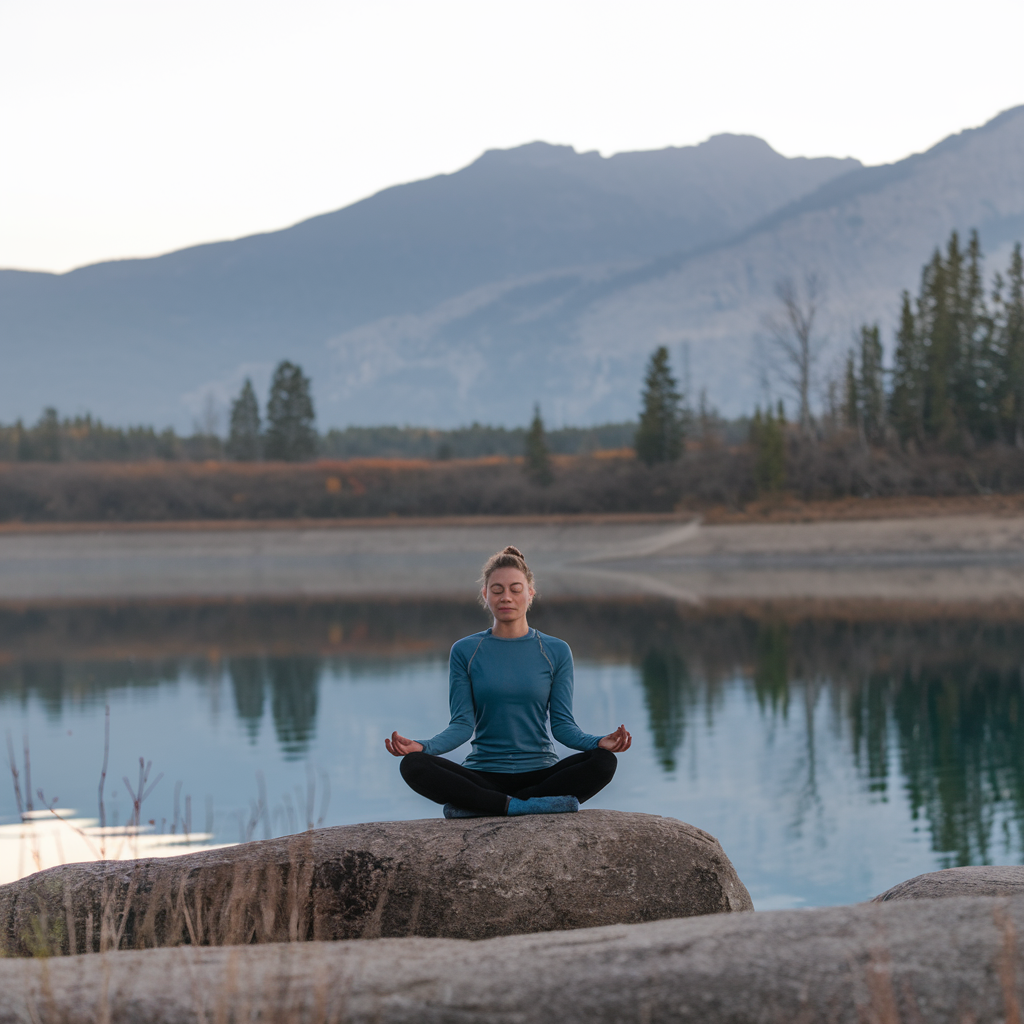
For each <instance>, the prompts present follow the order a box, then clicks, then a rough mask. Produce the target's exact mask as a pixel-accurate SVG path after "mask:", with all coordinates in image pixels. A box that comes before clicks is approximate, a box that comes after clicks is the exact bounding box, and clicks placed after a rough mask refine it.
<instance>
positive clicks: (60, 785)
mask: <svg viewBox="0 0 1024 1024" xmlns="http://www.w3.org/2000/svg"><path fill="white" fill-rule="evenodd" d="M531 621H532V623H533V624H534V625H536V626H537V627H538V628H540V629H541V630H543V631H545V632H548V633H552V634H554V635H556V636H560V637H562V638H563V639H565V640H567V641H568V642H569V643H570V644H571V645H572V648H573V651H574V655H575V661H576V696H575V708H576V717H577V720H578V722H579V724H580V725H581V727H582V728H583V729H584V730H586V731H590V732H608V731H610V730H611V729H612V728H614V727H615V726H617V725H618V724H619V722H625V723H626V725H627V727H628V728H630V729H631V731H632V732H633V737H634V743H633V748H632V749H631V750H630V751H628V752H627V753H626V754H623V755H620V757H619V769H618V772H617V774H616V777H615V779H614V781H613V782H612V784H611V785H610V786H609V787H608V788H607V789H606V790H605V791H603V792H602V793H600V794H599V795H598V796H597V797H596V798H595V799H594V800H593V801H591V803H590V804H588V805H587V806H595V807H611V808H619V809H622V810H630V811H645V812H649V813H653V814H662V815H669V816H672V817H676V818H680V819H683V820H685V821H688V822H691V823H692V824H694V825H697V826H699V827H700V828H703V829H705V830H707V831H709V832H711V833H712V834H713V835H715V836H716V837H717V838H718V839H719V840H720V841H721V843H722V845H723V847H724V849H725V851H726V853H727V854H728V855H729V857H730V858H731V859H732V861H733V863H734V864H735V866H736V868H737V870H738V872H739V874H740V877H741V878H742V879H743V881H744V882H745V883H746V885H747V886H748V888H749V889H750V892H751V895H752V896H753V899H754V903H755V906H756V907H757V908H758V909H773V908H781V907H803V906H821V905H827V904H840V903H850V902H854V901H858V900H864V899H868V898H870V897H871V896H874V895H875V894H877V893H878V892H880V891H882V890H884V889H886V888H887V887H889V886H890V885H893V884H894V883H896V882H898V881H901V880H903V879H906V878H909V877H911V876H913V875H915V874H919V873H921V872H924V871H929V870H933V869H936V868H941V867H949V866H953V865H958V864H983V863H1021V862H1022V860H1024V716H1022V711H1024V708H1022V697H1024V676H1022V666H1024V615H1021V614H1020V610H1019V608H1017V606H1012V607H1011V606H1007V607H1001V606H995V605H992V606H990V607H987V606H982V605H978V606H961V607H960V609H959V610H957V609H956V608H952V609H945V610H942V609H941V608H939V606H935V607H933V608H930V609H929V608H928V607H925V608H922V607H921V606H919V605H906V606H903V605H900V604H899V603H889V604H885V605H880V604H879V603H878V602H865V601H862V602H846V603H845V604H837V603H832V604H830V605H827V604H823V605H820V606H816V605H814V604H809V603H807V602H803V603H801V602H789V603H787V602H785V601H782V602H775V603H771V602H768V603H764V602H762V603H759V604H752V603H747V604H745V603H743V602H729V601H717V602H716V601H710V602H706V603H704V604H702V605H699V606H694V605H689V604H685V603H680V602H677V601H673V600H670V599H667V598H665V599H662V598H658V597H628V598H627V597H616V598H592V597H577V598H573V597H569V596H565V597H558V598H555V599H550V600H544V601H540V602H538V605H537V606H536V608H535V613H534V614H533V616H532V618H531ZM485 625H486V621H485V619H484V617H483V614H482V612H481V610H480V609H479V608H478V607H477V606H475V605H474V604H473V603H472V602H470V601H461V600H455V599H447V598H445V599H434V600H428V599H415V598H410V599H407V600H398V599H394V600H389V599H386V598H374V599H355V598H345V599H341V598H333V599H318V598H312V597H311V598H307V599H301V600H294V599H283V598H282V599H259V600H242V599H233V600H186V599H181V600H163V601H161V600H136V601H118V600H115V599H109V600H103V601H89V602H80V603H77V604H76V603H35V604H21V605H19V604H17V603H8V604H7V605H5V606H3V607H0V720H2V722H3V726H4V731H5V732H7V733H8V734H9V736H10V739H11V747H12V749H13V753H14V757H15V763H16V765H17V766H18V768H19V772H20V773H21V778H20V782H19V785H20V786H21V787H22V789H24V782H25V779H24V774H25V773H24V755H23V745H24V742H25V741H26V740H27V743H28V747H29V751H30V755H31V757H30V765H29V767H30V772H31V792H33V793H34V794H35V793H36V791H37V790H41V791H42V793H43V795H44V797H45V800H46V802H51V801H55V800H56V801H57V804H58V805H59V807H61V808H67V809H73V810H74V811H75V812H77V813H78V814H79V815H86V816H92V817H95V816H97V807H98V784H99V778H100V771H101V766H102V761H103V753H104V728H105V717H106V709H107V708H109V728H110V746H109V768H108V773H107V778H106V782H105V790H104V797H105V805H104V813H105V815H106V820H107V822H108V823H124V822H125V821H126V820H128V818H129V816H130V814H131V810H132V808H131V796H130V794H129V791H128V785H127V784H126V781H125V780H126V779H127V780H128V782H129V783H130V784H131V787H133V788H134V787H135V786H136V780H137V776H138V772H139V758H140V757H142V758H144V759H145V760H146V761H152V772H151V775H150V782H152V781H153V780H154V779H155V778H156V777H157V775H158V774H160V773H162V778H160V780H159V782H157V784H156V786H155V787H154V788H153V790H152V793H151V795H149V796H148V798H147V799H146V801H145V803H144V806H143V813H142V819H143V820H144V821H152V822H153V823H154V825H153V830H154V831H155V832H158V833H161V834H168V833H170V832H171V831H172V830H173V832H174V833H175V835H176V836H180V835H181V834H182V832H183V831H185V830H186V828H187V830H188V833H189V836H190V837H191V836H193V835H195V834H196V833H209V834H210V835H211V836H212V841H214V842H220V843H230V842H237V841H239V840H241V839H246V838H263V837H265V836H270V835H281V834H285V833H289V832H294V831H296V830H299V829H302V828H305V827H307V825H308V824H309V823H312V824H314V825H316V824H325V825H336V824H345V823H350V822H359V821H372V820H387V819H401V818H421V817H428V816H436V815H438V814H439V811H440V809H439V808H438V807H436V806H435V805H432V804H430V803H429V802H427V801H425V800H423V799H422V798H420V797H418V796H416V795H415V794H414V793H412V792H411V791H410V790H408V789H407V788H406V787H405V785H404V784H403V783H402V781H401V778H400V776H399V772H398V761H397V760H396V759H395V758H393V757H391V756H390V755H389V754H388V753H387V752H386V751H385V749H384V744H383V739H384V737H385V736H386V735H388V734H389V733H390V731H391V730H392V729H398V730H399V731H400V732H402V733H404V734H405V735H409V736H414V737H417V738H422V737H427V736H429V735H432V734H433V733H434V732H436V731H439V730H440V729H441V728H443V727H444V726H445V725H446V724H447V651H448V648H449V646H450V644H451V643H452V642H453V641H454V640H455V639H457V638H459V637H460V636H464V635H466V634H468V633H471V632H474V631H476V630H478V629H481V628H483V627H484V626H485ZM464 753H465V751H464V750H459V751H453V752H452V753H451V754H450V755H449V756H451V757H453V758H456V759H461V758H462V756H464ZM562 753H565V751H562ZM33 802H34V805H35V806H36V807H37V808H38V807H39V805H40V800H39V797H38V795H36V796H34V798H33ZM17 820H18V808H17V804H16V799H15V791H14V786H13V785H10V784H5V785H4V786H3V787H0V825H3V824H4V823H6V824H8V825H10V824H11V823H14V822H16V821H17Z"/></svg>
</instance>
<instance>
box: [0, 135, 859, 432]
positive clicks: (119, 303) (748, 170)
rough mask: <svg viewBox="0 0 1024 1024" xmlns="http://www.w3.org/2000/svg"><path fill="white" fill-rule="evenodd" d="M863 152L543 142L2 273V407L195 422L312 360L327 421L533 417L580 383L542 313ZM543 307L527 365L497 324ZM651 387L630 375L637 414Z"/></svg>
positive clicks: (771, 205) (764, 208)
mask: <svg viewBox="0 0 1024 1024" xmlns="http://www.w3.org/2000/svg"><path fill="white" fill-rule="evenodd" d="M856 166H857V164H856V161H851V160H833V159H818V160H806V159H800V158H798V159H786V158H784V157H782V156H780V155H779V154H778V153H775V152H774V151H773V150H772V149H771V148H770V147H769V146H768V145H767V144H766V143H764V142H762V141H761V140H759V139H755V138H750V137H743V136H729V135H723V136H717V137H715V138H713V139H711V140H709V141H708V142H706V143H704V144H702V145H700V146H694V147H687V148H681V149H667V150H662V151H658V152H649V153H624V154H620V155H618V156H614V157H611V158H607V159H604V158H602V157H600V156H599V155H598V154H596V153H587V154H577V153H575V152H574V151H573V150H572V149H571V148H569V147H565V146H549V145H546V144H544V143H534V144H532V145H528V146H523V147H520V148H518V149H514V150H509V151H494V152H488V153H485V154H484V155H483V156H482V157H480V159H479V160H477V161H475V162H474V163H473V164H471V165H470V166H469V167H467V168H465V169H464V170H462V171H459V172H458V173H456V174H452V175H441V176H438V177H436V178H432V179H429V180H427V181H420V182H414V183H412V184H409V185H402V186H398V187H396V188H391V189H388V190H386V191H384V192H381V193H379V194H378V195H376V196H373V197H372V198H370V199H367V200H365V201H363V202H360V203H356V204H354V205H352V206H350V207H346V208H345V209H343V210H339V211H337V212H335V213H330V214H326V215H324V216H321V217H315V218H313V219H312V220H309V221H305V222H304V223H301V224H298V225H296V226H295V227H293V228H289V229H288V230H285V231H279V232H274V233H271V234H265V235H256V236H253V237H250V238H243V239H239V240H238V241H233V242H222V243H217V244H212V245H203V246H197V247H195V248H192V249H186V250H183V251H181V252H176V253H171V254H170V255H167V256H162V257H158V258H155V259H145V260H123V261H118V262H113V263H103V264H97V265H95V266H90V267H85V268H82V269H80V270H76V271H73V272H71V273H68V274H64V275H53V274H40V273H25V272H18V271H0V344H2V346H3V351H4V358H5V371H6V372H5V373H4V374H3V375H2V376H0V420H4V421H9V420H11V419H13V418H14V417H16V416H23V417H26V418H28V419H34V418H35V417H36V416H37V415H38V414H39V410H40V409H41V408H42V406H43V405H46V404H55V405H57V406H58V407H59V408H60V409H61V411H62V412H72V413H73V412H84V411H91V412H92V413H94V414H96V415H99V416H101V417H103V418H104V419H106V420H108V421H115V422H126V421H137V422H147V423H150V422H156V423H158V424H164V423H170V424H174V425H177V426H179V427H185V428H187V427H188V426H190V425H191V419H192V417H193V416H195V415H196V414H198V412H199V410H200V408H201V406H202V404H203V396H204V393H205V392H206V391H207V390H211V391H212V392H213V393H215V394H217V395H218V396H219V397H220V399H221V401H222V402H223V400H224V399H226V398H227V396H228V395H229V394H232V393H234V391H235V390H237V387H238V386H239V384H240V382H241V379H242V378H243V377H244V376H245V374H247V373H251V374H253V375H254V376H255V377H256V378H257V380H258V382H259V379H260V378H266V377H268V376H269V370H270V368H271V367H272V365H273V364H274V363H275V362H276V361H277V360H278V359H280V358H282V357H290V358H292V359H295V360H298V361H299V362H301V363H302V364H303V365H304V366H305V368H306V370H307V372H309V373H311V374H312V376H313V378H314V382H315V385H316V399H317V406H318V410H319V415H320V422H321V426H332V425H334V426H343V425H346V424H348V423H352V422H355V423H367V424H371V423H380V422H396V421H397V422H420V423H430V424H435V425H437V426H451V425H455V424H459V423H468V422H470V421H472V420H474V419H476V420H482V421H485V422H493V423H507V424H516V423H522V422H524V421H525V420H526V419H527V418H528V415H529V411H530V408H531V402H532V400H533V399H534V398H535V397H536V398H545V399H546V398H547V397H548V396H550V395H552V394H556V393H561V392H562V391H569V390H573V389H575V388H578V387H579V386H580V382H578V381H574V380H573V379H572V378H575V377H576V376H577V373H576V370H575V369H574V368H573V367H572V366H571V363H572V358H571V356H569V353H568V350H567V351H565V352H564V353H563V352H560V353H553V352H550V351H548V350H547V342H546V339H545V340H544V341H542V343H541V347H540V348H538V347H537V345H536V344H535V341H536V339H535V338H534V337H533V333H534V332H533V331H532V328H531V326H530V321H531V320H535V319H537V318H538V317H540V318H541V319H543V317H544V310H545V304H546V303H547V302H548V301H549V300H552V299H554V300H557V299H558V298H559V296H561V295H562V294H563V293H564V291H565V282H566V281H577V280H580V279H583V280H586V281H588V282H599V281H605V280H608V279H609V278H610V277H612V276H613V275H615V274H617V273H621V272H622V271H623V270H625V269H628V268H632V267H640V266H643V265H644V264H645V263H647V262H649V261H650V260H651V259H656V258H658V257H660V256H662V255H664V254H666V253H689V254H692V253H695V252H698V251H700V250H702V249H707V248H708V247H713V246H714V245H716V244H720V243H721V242H723V241H724V240H726V239H728V238H730V237H733V236H734V235H735V234H736V233H737V232H739V231H742V230H744V229H745V228H748V227H749V226H750V225H752V224H753V223H755V222H757V221H758V220H760V219H761V218H763V217H765V216H766V215H768V214H770V213H771V212H772V211H774V210H777V209H779V208H780V207H783V206H785V205H786V204H788V203H791V202H793V201H794V200H796V199H798V198H799V197H801V196H803V195H806V194H807V193H809V192H812V191H813V190H814V189H816V188H817V187H819V186H820V185H822V184H823V183H825V182H827V181H829V180H832V179H834V178H836V177H837V176H839V175H842V174H844V173H846V172H848V171H849V170H850V169H851V168H852V167H856ZM521 303H525V304H526V305H527V307H528V313H527V315H526V317H525V318H524V319H522V323H521V324H520V327H521V330H519V332H518V334H517V335H516V337H515V340H514V341H513V344H514V346H515V347H516V348H517V350H518V352H517V354H516V357H514V358H513V359H512V362H513V364H514V366H515V371H516V376H515V378H514V380H512V381H510V380H509V379H508V378H505V377H504V375H503V372H502V367H503V365H504V363H505V362H506V356H505V355H500V354H499V355H498V357H497V360H495V358H494V353H493V352H492V351H491V349H492V347H493V339H492V337H491V335H492V325H500V324H501V323H502V321H503V320H504V319H507V317H508V315H509V313H510V312H512V313H513V319H516V315H515V313H514V310H515V309H516V308H517V306H518V305H519V304H521ZM434 328H436V329H437V330H438V331H439V332H440V333H438V334H437V335H436V336H434V335H432V334H431V331H432V330H433V329H434ZM513 333H514V334H515V332H513ZM563 340H566V341H567V340H568V339H559V342H558V343H559V344H562V341H563ZM648 342H649V339H643V340H642V341H640V339H636V342H635V343H637V344H639V348H645V347H649V344H648ZM497 344H498V347H499V348H502V347H504V345H505V341H504V336H503V337H502V339H501V340H500V341H499V342H498V343H497ZM638 350H639V349H638ZM567 357H568V358H567ZM565 362H568V363H569V364H570V365H569V368H568V373H569V377H566V370H565V369H563V368H562V366H561V364H562V363H565ZM634 376H635V375H634ZM498 381H500V382H501V384H500V387H497V388H495V383H496V382H498ZM636 383H637V382H636V380H629V381H628V384H627V382H625V381H624V382H623V386H624V387H626V388H627V390H628V392H629V395H630V398H629V400H628V402H625V403H620V405H622V406H623V407H625V406H627V405H628V407H629V413H628V417H631V416H632V415H633V413H634V411H635V410H634V408H633V407H634V406H635V391H636ZM510 384H511V387H510V386H509V385H510ZM584 386H585V385H584ZM591 406H592V408H591V407H588V408H587V409H586V410H582V409H581V410H580V413H579V414H578V415H582V416H583V418H584V420H585V421H593V420H595V419H596V420H601V419H606V418H607V417H604V416H602V415H601V413H600V408H601V396H600V395H597V396H595V400H594V402H592V403H591ZM551 412H552V413H555V414H556V415H557V410H554V409H551ZM628 417H623V418H628Z"/></svg>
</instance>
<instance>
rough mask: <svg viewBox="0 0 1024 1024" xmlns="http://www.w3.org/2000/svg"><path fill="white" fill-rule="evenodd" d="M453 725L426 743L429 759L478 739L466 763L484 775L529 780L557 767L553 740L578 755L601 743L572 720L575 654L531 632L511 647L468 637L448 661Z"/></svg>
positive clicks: (488, 635)
mask: <svg viewBox="0 0 1024 1024" xmlns="http://www.w3.org/2000/svg"><path fill="white" fill-rule="evenodd" d="M448 666H449V673H448V703H449V706H450V708H451V716H452V717H451V723H450V724H449V726H448V728H447V729H445V730H444V732H440V733H438V734H437V735H436V736H434V737H433V738H432V739H429V740H421V741H420V742H421V743H423V749H424V751H425V752H426V753H428V754H444V753H446V752H447V751H449V750H454V749H455V748H456V747H458V746H460V745H461V744H463V743H465V742H466V740H468V739H469V738H470V737H471V736H472V737H473V749H472V751H471V752H470V755H469V757H467V758H466V760H465V761H464V762H463V764H465V766H466V767H467V768H475V769H476V770H477V771H482V772H529V771H534V770H536V769H537V768H547V767H549V766H550V765H553V764H556V763H557V761H558V755H557V754H556V753H555V747H554V744H553V743H552V742H551V737H550V736H549V735H548V729H547V723H548V717H549V716H550V719H551V733H552V734H553V735H554V737H555V739H556V740H558V742H559V743H562V744H564V745H565V746H567V747H571V748H572V749H574V750H593V749H594V747H596V746H597V745H598V743H599V742H600V740H601V737H600V736H590V735H588V734H587V733H585V732H583V731H582V730H581V729H580V727H579V726H578V725H577V724H576V720H575V719H574V718H573V716H572V682H573V677H572V651H571V650H570V649H569V645H568V644H567V643H566V642H565V641H564V640H558V639H556V638H555V637H553V636H546V635H545V634H543V633H540V632H538V631H537V630H536V629H530V630H529V632H528V633H527V634H526V635H525V636H520V637H515V638H513V639H505V638H504V637H497V636H494V634H493V633H492V632H491V631H490V630H489V629H485V630H484V631H483V632H482V633H474V634H473V635H472V636H467V637H463V638H462V639H461V640H458V641H456V643H455V644H454V645H453V646H452V651H451V656H450V658H449V661H448Z"/></svg>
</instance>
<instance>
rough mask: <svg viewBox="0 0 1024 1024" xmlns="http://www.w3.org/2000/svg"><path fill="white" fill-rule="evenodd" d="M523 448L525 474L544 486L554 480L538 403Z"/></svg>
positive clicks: (534, 408)
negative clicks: (524, 450)
mask: <svg viewBox="0 0 1024 1024" xmlns="http://www.w3.org/2000/svg"><path fill="white" fill-rule="evenodd" d="M525 449H526V452H525V454H526V465H525V469H526V472H527V475H528V476H529V477H530V479H531V480H533V482H534V483H538V484H540V485H541V486H542V487H546V486H547V485H548V484H550V483H551V481H552V480H554V474H553V473H552V472H551V453H550V452H549V451H548V442H547V438H546V436H545V434H544V421H543V420H542V419H541V417H540V406H539V405H534V407H533V420H532V421H531V422H530V429H529V430H528V431H527V434H526V444H525Z"/></svg>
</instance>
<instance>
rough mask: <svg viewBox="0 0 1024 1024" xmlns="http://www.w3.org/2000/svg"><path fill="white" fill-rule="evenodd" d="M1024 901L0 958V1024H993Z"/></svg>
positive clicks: (1014, 990) (1006, 993)
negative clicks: (477, 935) (481, 937)
mask: <svg viewBox="0 0 1024 1024" xmlns="http://www.w3.org/2000/svg"><path fill="white" fill-rule="evenodd" d="M1022 935H1024V898H1017V899H1014V900H999V899H992V898H986V897H982V898H976V899H960V900H941V901H922V902H916V903H892V904H881V905H879V904H871V903H863V904H859V905H856V906H852V907H829V908H826V909H823V910H801V911H774V912H770V913H762V914H725V915H716V916H714V917H702V918H690V919H688V920H674V921H658V922H654V923H649V924H639V925H614V926H610V927H604V928H593V929H585V930H582V931H576V932H571V933H567V932H548V933H546V934H543V935H516V936H510V937H505V938H497V939H490V940H487V941H484V942H465V941H457V940H450V939H416V938H414V939H381V940H378V941H375V942H365V941H356V942H335V943H319V942H318V943H291V944H287V945H283V944H282V945H278V944H274V945H265V946H235V947H230V948H221V949H209V948H206V949H195V948H180V949H155V950H131V951H121V952H111V953H105V954H102V955H100V956H96V955H93V956H77V957H64V958H59V959H50V960H30V961H25V960H21V961H11V960H7V961H3V960H0V992H2V993H3V996H4V998H3V999H0V1024H14V1022H18V1024H28V1022H30V1021H32V1022H37V1021H38V1022H47V1024H48V1022H50V1021H60V1022H61V1024H85V1022H87V1021H88V1022H90V1024H92V1022H94V1021H107V1022H109V1024H193V1022H195V1024H198V1022H200V1021H204V1022H214V1021H255V1020H262V1021H288V1022H290V1024H302V1022H305V1024H324V1022H327V1021H333V1022H367V1024H369V1022H371V1021H372V1022H375V1024H414V1022H415V1024H441V1022H453V1021H458V1022H460V1024H476V1022H479V1024H513V1022H514V1024H534V1022H536V1024H549V1022H550V1021H558V1022H560V1024H575V1022H580V1024H605V1022H607V1024H627V1022H637V1024H639V1022H644V1024H659V1022H662V1021H665V1022H668V1021H672V1022H676V1024H679V1022H684V1024H685V1022H694V1024H698V1022H699V1024H752V1022H757V1024H819V1022H820V1024H897V1022H903V1024H924V1022H928V1024H964V1022H965V1021H970V1022H971V1024H997V1022H998V1024H1005V1022H1009V1021H1015V1022H1016V1021H1020V1019H1021V1013H1020V1009H1021V1002H1022V991H1021V982H1022V980H1024V978H1022V971H1021V965H1022V962H1024V961H1022V958H1021V945H1020V937H1021V936H1022Z"/></svg>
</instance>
